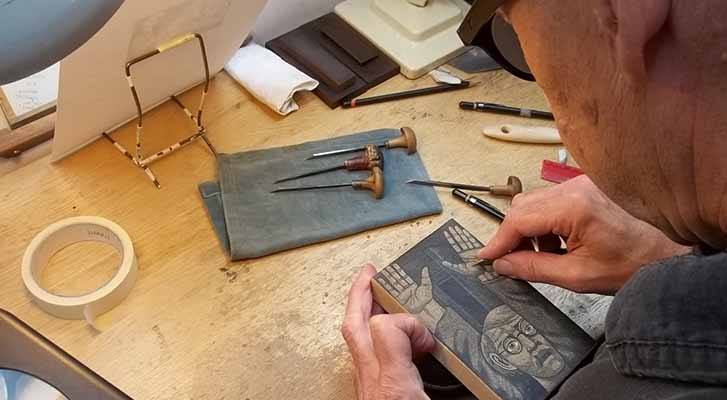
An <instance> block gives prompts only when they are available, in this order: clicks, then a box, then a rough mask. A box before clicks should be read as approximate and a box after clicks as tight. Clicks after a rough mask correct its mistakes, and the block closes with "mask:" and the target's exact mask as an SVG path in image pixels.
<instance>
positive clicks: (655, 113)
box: [501, 0, 727, 248]
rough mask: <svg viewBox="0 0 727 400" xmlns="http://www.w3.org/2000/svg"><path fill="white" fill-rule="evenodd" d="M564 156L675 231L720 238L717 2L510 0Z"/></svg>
mask: <svg viewBox="0 0 727 400" xmlns="http://www.w3.org/2000/svg"><path fill="white" fill-rule="evenodd" d="M501 12H502V13H503V15H504V16H505V18H506V19H507V20H509V21H510V22H511V23H512V25H513V27H514V29H515V31H516V32H517V34H518V37H519V39H520V43H521V44H522V47H523V51H524V53H525V57H526V59H527V62H528V65H529V67H530V69H531V70H532V72H533V74H534V75H535V78H536V79H537V82H538V83H539V84H540V86H541V87H542V88H543V90H544V92H545V94H546V96H547V97H548V99H549V101H550V103H551V106H552V108H553V111H554V112H555V114H556V118H557V121H558V127H559V129H560V131H561V135H562V137H563V140H564V142H565V144H566V146H567V147H568V149H569V150H570V151H571V153H572V154H573V156H574V158H575V159H576V160H577V161H578V163H579V164H580V165H581V167H583V169H584V170H585V171H586V173H587V174H588V175H589V176H590V177H591V179H592V180H593V181H594V182H595V183H596V185H598V186H599V187H600V188H601V189H602V190H603V191H604V192H605V193H606V194H607V195H608V196H609V197H611V198H612V199H613V200H614V201H616V202H617V203H619V204H620V205H621V206H622V207H624V208H625V209H626V210H628V211H629V212H630V213H631V214H633V215H635V216H636V217H638V218H641V219H644V220H646V221H649V222H651V223H653V224H654V225H656V226H658V227H659V228H661V229H662V230H663V231H664V232H665V233H667V234H668V235H669V236H671V237H672V239H675V240H677V241H680V242H682V243H700V242H701V243H707V244H709V245H711V246H712V247H715V248H726V247H727V234H726V232H727V3H725V2H724V1H723V0H705V1H699V2H691V1H681V2H679V1H674V0H671V1H670V0H643V1H633V0H584V1H567V2H564V1H557V0H510V1H508V2H507V3H506V4H505V5H504V6H503V7H502V8H501Z"/></svg>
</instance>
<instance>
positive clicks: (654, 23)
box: [610, 0, 672, 80]
mask: <svg viewBox="0 0 727 400" xmlns="http://www.w3.org/2000/svg"><path fill="white" fill-rule="evenodd" d="M610 2H611V10H612V16H613V21H612V22H613V25H612V29H615V31H614V32H612V34H613V36H612V37H613V40H614V46H615V50H616V57H617V62H618V63H619V64H620V66H621V68H623V69H624V71H625V72H626V73H627V74H628V75H629V77H630V78H632V79H636V80H640V79H641V78H643V77H644V76H645V75H646V72H647V64H648V52H647V46H648V44H649V42H651V40H652V39H654V37H656V36H657V35H658V34H659V33H660V32H661V31H662V30H663V29H664V28H665V26H666V23H667V20H668V18H669V12H670V10H671V6H672V2H671V0H610Z"/></svg>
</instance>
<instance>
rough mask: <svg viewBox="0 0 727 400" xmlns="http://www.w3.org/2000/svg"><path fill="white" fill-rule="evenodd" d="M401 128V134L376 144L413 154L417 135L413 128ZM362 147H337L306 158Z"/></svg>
mask: <svg viewBox="0 0 727 400" xmlns="http://www.w3.org/2000/svg"><path fill="white" fill-rule="evenodd" d="M400 130H401V136H399V137H397V138H394V139H391V140H387V141H386V142H385V143H381V144H377V145H376V146H378V147H382V148H386V149H394V148H403V149H406V152H407V154H414V153H416V152H417V136H416V134H415V133H414V130H413V129H411V128H409V127H407V126H405V127H403V128H401V129H400ZM363 149H364V148H363V147H349V148H346V149H338V150H331V151H324V152H322V153H315V154H313V155H312V156H310V157H308V158H307V160H312V159H314V158H320V157H328V156H334V155H337V154H343V153H353V152H356V151H361V150H363Z"/></svg>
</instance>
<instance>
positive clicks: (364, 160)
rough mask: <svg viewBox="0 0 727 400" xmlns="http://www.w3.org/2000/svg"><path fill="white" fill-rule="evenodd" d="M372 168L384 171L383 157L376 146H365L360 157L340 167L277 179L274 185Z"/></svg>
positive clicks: (347, 161) (345, 162)
mask: <svg viewBox="0 0 727 400" xmlns="http://www.w3.org/2000/svg"><path fill="white" fill-rule="evenodd" d="M374 167H379V168H381V169H382V170H383V169H384V155H383V154H381V150H379V148H378V147H377V146H376V145H374V144H367V145H366V146H365V147H364V152H363V154H362V155H360V156H358V157H354V158H351V159H350V160H346V161H344V162H343V164H342V165H337V166H335V167H330V168H324V169H319V170H316V171H310V172H306V173H303V174H300V175H296V176H290V177H287V178H283V179H278V180H277V181H275V183H281V182H287V181H292V180H295V179H300V178H305V177H307V176H313V175H319V174H324V173H326V172H332V171H337V170H340V169H345V170H348V171H365V170H372V169H373V168H374Z"/></svg>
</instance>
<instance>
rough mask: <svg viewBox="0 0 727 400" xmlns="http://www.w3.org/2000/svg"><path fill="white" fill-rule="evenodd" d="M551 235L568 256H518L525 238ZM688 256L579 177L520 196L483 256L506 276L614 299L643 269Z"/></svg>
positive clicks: (523, 253) (684, 250)
mask: <svg viewBox="0 0 727 400" xmlns="http://www.w3.org/2000/svg"><path fill="white" fill-rule="evenodd" d="M551 233H552V234H555V235H560V236H561V237H563V238H564V239H565V240H566V244H567V248H568V253H567V254H564V255H557V254H552V253H546V252H537V253H536V252H534V251H518V250H516V249H517V248H518V245H519V244H520V243H521V241H523V240H524V239H526V238H531V237H537V236H542V235H547V234H551ZM688 251H689V248H688V247H684V246H680V245H678V244H676V243H674V242H672V241H671V240H669V239H668V238H667V237H666V236H665V235H664V234H663V233H662V232H660V231H659V230H657V229H656V228H654V227H653V226H651V225H649V224H647V223H645V222H643V221H640V220H637V219H636V218H634V217H632V216H631V215H629V214H628V213H626V212H625V211H624V210H623V209H621V208H620V207H619V206H618V205H616V204H615V203H614V202H612V201H611V200H609V199H608V198H607V197H606V195H604V194H603V193H602V192H601V191H600V190H598V188H597V187H596V186H595V185H594V184H593V182H591V180H590V179H589V178H588V177H586V176H580V177H578V178H575V179H572V180H570V181H568V182H565V183H563V184H561V185H558V186H553V187H549V188H545V189H538V190H534V191H531V192H528V193H523V194H520V195H518V196H516V197H515V198H514V199H513V202H512V207H511V208H510V210H509V212H508V214H507V217H506V218H505V221H504V222H503V223H502V225H501V226H500V229H499V231H498V232H497V233H496V234H495V236H494V237H493V238H492V239H491V240H490V242H489V244H488V245H487V246H486V247H485V248H484V249H483V250H482V251H480V254H479V255H480V257H482V258H483V259H488V260H494V268H495V271H497V273H499V274H501V275H506V276H509V277H512V278H517V279H523V280H527V281H531V282H543V283H550V284H554V285H558V286H561V287H564V288H566V289H570V290H574V291H576V292H593V293H602V294H613V293H615V292H616V291H617V290H618V289H620V288H621V286H623V285H624V283H626V281H627V280H628V279H629V278H630V277H631V276H632V275H633V274H634V272H636V271H637V270H638V269H639V268H640V267H641V266H643V265H645V264H648V263H650V262H653V261H656V260H659V259H663V258H667V257H671V256H674V255H677V254H683V253H686V252H688Z"/></svg>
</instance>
